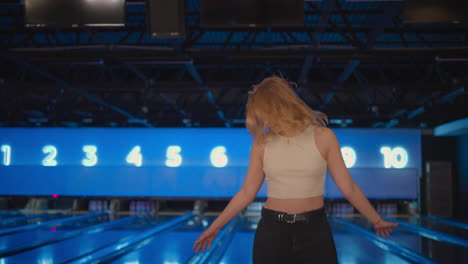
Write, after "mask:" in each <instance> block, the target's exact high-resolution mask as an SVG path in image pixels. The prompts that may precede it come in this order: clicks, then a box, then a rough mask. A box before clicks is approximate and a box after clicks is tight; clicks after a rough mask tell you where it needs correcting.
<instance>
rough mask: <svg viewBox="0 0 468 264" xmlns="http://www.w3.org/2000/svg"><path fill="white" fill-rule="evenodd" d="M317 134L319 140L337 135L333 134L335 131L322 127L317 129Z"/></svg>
mask: <svg viewBox="0 0 468 264" xmlns="http://www.w3.org/2000/svg"><path fill="white" fill-rule="evenodd" d="M315 134H316V135H317V137H319V138H328V137H334V136H335V133H334V132H333V130H331V129H330V128H328V127H322V126H318V127H315Z"/></svg>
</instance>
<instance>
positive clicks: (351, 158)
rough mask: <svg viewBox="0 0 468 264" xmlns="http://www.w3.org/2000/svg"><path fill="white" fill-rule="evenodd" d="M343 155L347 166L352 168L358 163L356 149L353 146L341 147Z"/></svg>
mask: <svg viewBox="0 0 468 264" xmlns="http://www.w3.org/2000/svg"><path fill="white" fill-rule="evenodd" d="M341 155H342V156H343V160H344V162H345V164H346V168H352V167H353V166H354V164H356V151H354V149H353V148H351V147H343V148H341Z"/></svg>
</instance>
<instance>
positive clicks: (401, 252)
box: [328, 215, 437, 264]
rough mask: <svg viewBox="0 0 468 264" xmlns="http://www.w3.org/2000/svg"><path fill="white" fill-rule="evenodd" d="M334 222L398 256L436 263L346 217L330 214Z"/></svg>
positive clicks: (431, 263)
mask: <svg viewBox="0 0 468 264" xmlns="http://www.w3.org/2000/svg"><path fill="white" fill-rule="evenodd" d="M328 217H329V218H330V219H331V220H332V221H333V222H335V223H338V224H341V225H343V226H345V227H347V229H349V230H350V231H353V232H355V233H359V234H361V235H363V236H364V238H366V239H367V240H369V241H370V242H372V243H374V245H376V246H377V247H379V248H381V249H383V250H385V251H389V252H391V253H393V254H395V255H397V256H400V257H402V258H404V259H408V260H410V261H414V262H416V263H421V264H426V263H428V264H436V263H437V262H435V261H433V260H431V259H429V258H426V257H425V256H423V255H421V254H419V253H417V252H415V251H413V250H411V249H409V248H406V247H404V246H402V245H400V244H398V243H396V242H394V241H391V240H388V239H385V238H381V237H378V236H377V235H376V234H374V233H373V232H370V231H368V230H367V229H365V228H363V227H360V226H358V225H356V224H352V223H350V222H348V221H346V220H344V219H341V218H339V217H335V216H331V215H329V216H328Z"/></svg>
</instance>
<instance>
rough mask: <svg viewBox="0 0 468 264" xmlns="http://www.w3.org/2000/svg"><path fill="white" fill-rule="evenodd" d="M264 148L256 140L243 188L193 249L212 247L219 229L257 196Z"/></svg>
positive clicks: (261, 180) (260, 183)
mask: <svg viewBox="0 0 468 264" xmlns="http://www.w3.org/2000/svg"><path fill="white" fill-rule="evenodd" d="M263 150H264V145H263V144H260V143H258V142H257V141H255V140H254V143H253V144H252V148H251V150H250V162H249V168H248V170H247V175H246V177H245V180H244V184H243V186H242V188H241V189H240V190H239V191H238V192H237V194H236V195H234V197H233V198H232V199H231V201H230V202H229V203H228V205H227V206H226V208H224V210H223V212H221V214H220V215H219V216H218V217H217V218H216V219H215V221H213V223H212V224H211V225H210V227H208V228H207V229H206V230H205V231H204V232H203V233H202V234H201V235H200V237H199V238H198V239H197V240H196V241H195V243H194V244H193V246H192V249H195V252H196V253H198V251H199V250H200V249H201V250H202V252H203V251H205V249H210V247H211V243H212V242H213V240H214V238H215V237H216V235H217V233H218V232H219V230H220V229H221V228H222V227H223V226H225V225H226V224H227V223H229V221H231V220H232V219H233V218H234V217H235V216H236V215H238V214H239V213H240V212H241V211H242V210H243V209H244V208H245V207H246V206H247V205H249V204H250V203H251V202H252V201H253V200H254V199H255V197H256V196H257V193H258V190H259V189H260V187H262V184H263V180H264V178H265V175H264V173H263Z"/></svg>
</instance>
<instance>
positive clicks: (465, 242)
mask: <svg viewBox="0 0 468 264" xmlns="http://www.w3.org/2000/svg"><path fill="white" fill-rule="evenodd" d="M387 220H388V221H392V222H397V223H398V225H399V227H402V228H404V229H405V230H407V231H410V232H412V233H415V234H418V235H420V236H423V237H427V238H429V239H432V240H437V241H440V242H445V243H451V244H455V245H459V246H462V247H468V239H464V238H461V237H457V236H453V235H449V234H445V233H442V232H439V231H434V230H431V229H428V228H425V227H422V226H418V225H414V224H410V223H407V222H404V221H400V220H396V219H387Z"/></svg>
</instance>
